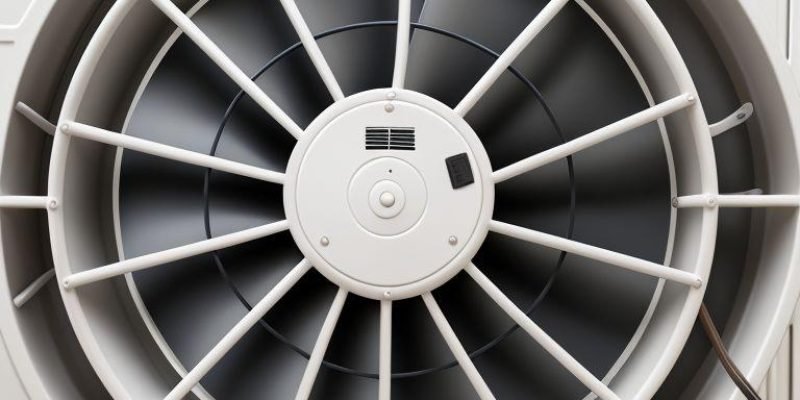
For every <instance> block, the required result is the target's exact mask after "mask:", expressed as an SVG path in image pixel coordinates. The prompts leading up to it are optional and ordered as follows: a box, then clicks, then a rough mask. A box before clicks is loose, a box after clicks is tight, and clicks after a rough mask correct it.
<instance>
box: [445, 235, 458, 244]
mask: <svg viewBox="0 0 800 400" xmlns="http://www.w3.org/2000/svg"><path fill="white" fill-rule="evenodd" d="M447 243H450V245H451V246H455V245H457V244H458V238H457V237H455V236H450V237H449V238H448V239H447Z"/></svg>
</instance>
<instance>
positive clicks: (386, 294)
mask: <svg viewBox="0 0 800 400" xmlns="http://www.w3.org/2000/svg"><path fill="white" fill-rule="evenodd" d="M383 297H385V298H387V299H391V298H392V292H390V291H388V290H387V291H385V292H383Z"/></svg>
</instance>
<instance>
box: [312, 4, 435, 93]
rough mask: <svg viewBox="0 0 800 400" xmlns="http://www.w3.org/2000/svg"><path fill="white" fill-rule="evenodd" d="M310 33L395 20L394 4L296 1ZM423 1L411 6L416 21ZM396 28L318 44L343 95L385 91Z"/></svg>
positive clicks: (363, 31)
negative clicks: (374, 90)
mask: <svg viewBox="0 0 800 400" xmlns="http://www.w3.org/2000/svg"><path fill="white" fill-rule="evenodd" d="M297 3H298V7H299V8H300V11H301V13H302V14H303V16H304V17H305V19H306V22H307V23H308V25H309V27H310V29H311V31H312V32H313V33H315V34H316V33H320V32H323V31H327V30H330V29H333V28H338V27H342V26H346V25H351V24H356V23H363V22H371V21H394V20H397V2H396V1H372V0H345V1H336V2H331V1H320V0H305V1H298V2H297ZM422 5H423V1H422V0H414V1H413V2H412V14H411V18H412V21H416V20H417V18H418V16H419V12H420V10H421V9H422ZM396 37H397V36H396V27H394V26H383V27H371V28H365V29H358V30H353V31H348V32H342V33H337V34H335V35H332V36H328V37H326V38H324V39H321V40H320V41H319V45H320V49H321V50H322V52H323V54H324V55H325V58H326V60H327V61H328V64H329V65H330V66H331V69H332V70H333V72H334V75H335V76H336V79H337V80H338V82H339V85H340V86H341V87H342V90H343V91H344V93H345V95H348V94H353V93H358V92H361V91H364V90H369V89H375V88H381V87H388V86H391V83H392V73H393V68H394V53H395V43H396Z"/></svg>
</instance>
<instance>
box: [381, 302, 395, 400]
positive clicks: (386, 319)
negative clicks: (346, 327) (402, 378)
mask: <svg viewBox="0 0 800 400" xmlns="http://www.w3.org/2000/svg"><path fill="white" fill-rule="evenodd" d="M391 398H392V301H391V300H381V323H380V350H379V353H378V400H389V399H391Z"/></svg>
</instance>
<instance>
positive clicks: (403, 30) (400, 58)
mask: <svg viewBox="0 0 800 400" xmlns="http://www.w3.org/2000/svg"><path fill="white" fill-rule="evenodd" d="M397 10H398V13H397V45H396V46H395V54H394V77H393V78H392V86H393V87H395V88H398V89H402V88H403V87H404V86H405V82H406V66H407V65H408V46H409V42H410V40H411V39H410V36H411V0H399V1H398V4H397Z"/></svg>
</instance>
